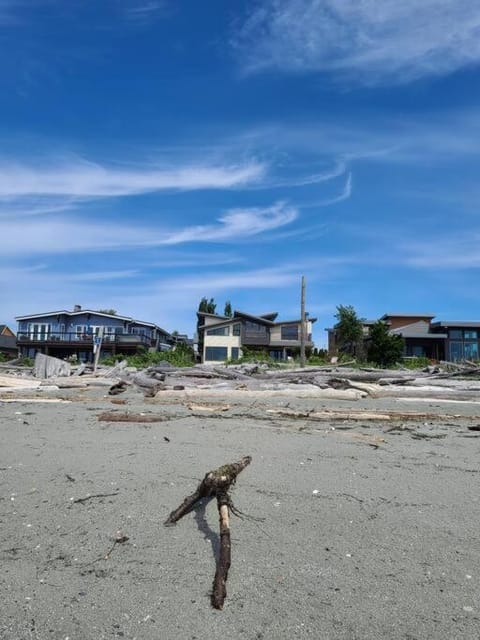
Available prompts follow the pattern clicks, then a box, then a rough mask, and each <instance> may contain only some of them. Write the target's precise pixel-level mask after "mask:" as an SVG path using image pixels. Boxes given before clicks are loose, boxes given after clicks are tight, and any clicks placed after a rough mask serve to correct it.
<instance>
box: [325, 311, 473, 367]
mask: <svg viewBox="0 0 480 640" xmlns="http://www.w3.org/2000/svg"><path fill="white" fill-rule="evenodd" d="M434 318H435V316H434V315H433V314H418V313H416V314H409V313H385V314H384V315H383V316H381V318H379V319H380V320H381V321H382V322H385V323H386V324H387V325H388V327H389V331H390V333H392V334H397V335H400V336H402V338H403V339H404V341H405V350H404V356H405V357H407V358H408V357H425V358H430V359H431V360H449V361H451V362H458V361H460V360H479V359H480V322H468V321H459V320H456V321H448V322H447V321H436V322H433V319H434ZM374 322H375V321H373V320H368V321H367V320H364V321H362V323H363V328H364V336H365V339H366V340H368V334H369V328H370V327H371V326H372V325H373V324H374ZM326 331H327V332H328V353H329V355H330V356H334V355H337V354H338V344H337V338H336V327H332V328H328V329H326Z"/></svg>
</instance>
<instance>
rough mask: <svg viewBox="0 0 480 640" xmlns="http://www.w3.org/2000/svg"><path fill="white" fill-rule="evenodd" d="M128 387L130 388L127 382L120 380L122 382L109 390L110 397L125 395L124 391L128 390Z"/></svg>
mask: <svg viewBox="0 0 480 640" xmlns="http://www.w3.org/2000/svg"><path fill="white" fill-rule="evenodd" d="M127 386H128V383H127V382H126V381H125V380H120V382H117V383H116V384H113V385H112V386H111V387H110V389H109V390H108V395H109V396H116V395H118V394H119V393H123V392H124V391H126V390H127Z"/></svg>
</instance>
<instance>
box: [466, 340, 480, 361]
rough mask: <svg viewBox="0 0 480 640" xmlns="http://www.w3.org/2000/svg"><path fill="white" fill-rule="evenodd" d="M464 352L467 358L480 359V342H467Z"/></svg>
mask: <svg viewBox="0 0 480 640" xmlns="http://www.w3.org/2000/svg"><path fill="white" fill-rule="evenodd" d="M464 353H465V359H466V360H478V342H465V344H464Z"/></svg>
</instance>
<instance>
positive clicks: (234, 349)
mask: <svg viewBox="0 0 480 640" xmlns="http://www.w3.org/2000/svg"><path fill="white" fill-rule="evenodd" d="M232 360H238V347H232Z"/></svg>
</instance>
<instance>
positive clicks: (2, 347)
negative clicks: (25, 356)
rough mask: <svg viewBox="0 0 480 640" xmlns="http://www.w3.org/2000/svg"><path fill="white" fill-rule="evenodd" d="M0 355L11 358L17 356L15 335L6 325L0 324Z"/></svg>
mask: <svg viewBox="0 0 480 640" xmlns="http://www.w3.org/2000/svg"><path fill="white" fill-rule="evenodd" d="M0 353H1V354H2V355H4V356H8V357H12V358H14V357H15V356H16V355H17V354H18V349H17V340H16V338H15V334H14V333H13V331H11V329H9V328H8V327H7V325H6V324H0Z"/></svg>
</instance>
